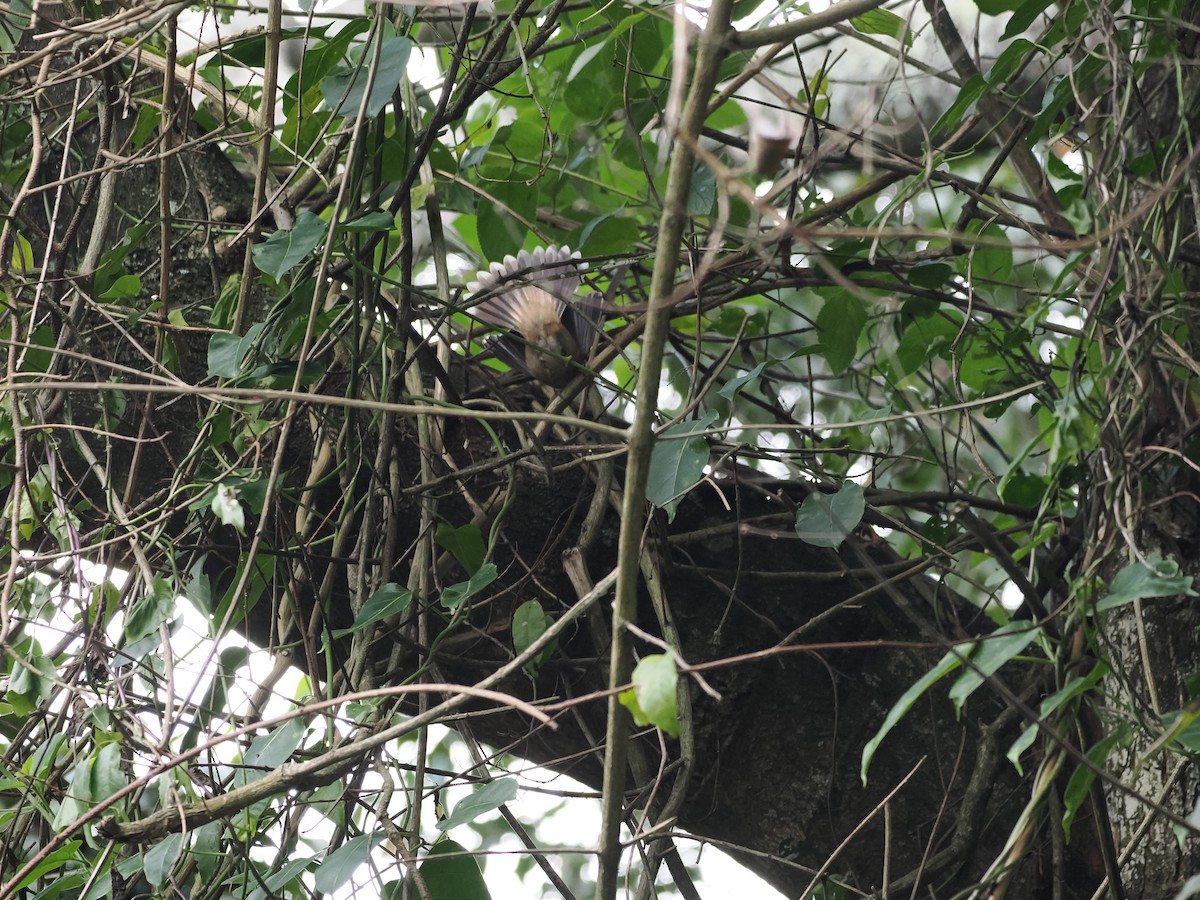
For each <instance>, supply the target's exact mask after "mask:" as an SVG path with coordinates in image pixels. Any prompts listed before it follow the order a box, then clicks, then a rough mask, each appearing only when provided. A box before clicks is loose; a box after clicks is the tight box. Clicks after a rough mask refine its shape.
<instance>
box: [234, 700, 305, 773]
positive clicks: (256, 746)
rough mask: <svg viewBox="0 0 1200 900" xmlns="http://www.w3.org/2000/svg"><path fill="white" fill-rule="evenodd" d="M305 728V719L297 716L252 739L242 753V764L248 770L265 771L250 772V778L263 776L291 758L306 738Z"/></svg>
mask: <svg viewBox="0 0 1200 900" xmlns="http://www.w3.org/2000/svg"><path fill="white" fill-rule="evenodd" d="M305 729H306V726H305V724H304V719H302V718H301V717H300V716H296V717H294V718H291V719H288V720H287V721H286V722H284V723H283V724H282V725H279V726H277V727H276V728H273V729H272V730H271V731H269V732H267V733H266V734H263V735H259V736H258V737H256V738H255V739H254V740H253V741H251V742H250V746H249V747H247V748H246V752H245V753H244V754H243V755H242V765H243V767H245V769H246V770H256V769H261V770H263V771H261V772H250V773H249V774H250V776H251V777H250V779H249V780H254V779H255V778H261V777H262V776H263V775H265V774H267V773H268V772H273V771H274V770H275V769H278V768H279V767H280V766H282V765H283V764H284V763H285V762H287V761H288V760H289V759H291V758H292V754H293V753H295V752H296V750H297V749H298V748H299V746H300V743H301V741H303V740H304V732H305Z"/></svg>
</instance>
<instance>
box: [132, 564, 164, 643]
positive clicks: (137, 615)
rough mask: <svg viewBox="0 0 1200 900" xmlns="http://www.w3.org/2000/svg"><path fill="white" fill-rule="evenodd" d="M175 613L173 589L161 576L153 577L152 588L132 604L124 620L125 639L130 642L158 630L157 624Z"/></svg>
mask: <svg viewBox="0 0 1200 900" xmlns="http://www.w3.org/2000/svg"><path fill="white" fill-rule="evenodd" d="M174 614H175V590H174V589H173V588H172V587H171V585H170V584H169V583H168V582H166V581H165V580H163V579H162V578H158V579H155V581H154V590H152V591H151V592H150V593H149V594H143V595H142V597H141V599H139V600H138V602H137V603H135V604H134V607H133V609H132V610H131V611H130V613H129V618H128V619H127V620H126V622H125V641H126V643H129V644H132V643H133V642H134V641H139V640H141V639H142V638H144V637H146V636H147V635H149V634H151V633H153V632H156V631H158V626H159V625H161V624H163V622H166V621H167V620H168V619H170V618H171V617H172V616H173V615H174Z"/></svg>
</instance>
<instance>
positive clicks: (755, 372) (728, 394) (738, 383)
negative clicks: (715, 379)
mask: <svg viewBox="0 0 1200 900" xmlns="http://www.w3.org/2000/svg"><path fill="white" fill-rule="evenodd" d="M766 366H767V364H766V363H759V364H758V365H757V366H755V367H754V368H753V369H751V370H750V371H749V372H741V373H739V374H737V375H735V376H733V378H730V379H729V380H728V381H726V382H725V384H724V386H723V387H722V388H721V390H719V391H717V394H718V395H719V396H721V397H724V398H725V399H726V400H733V399H734V398H735V397H737V395H738V394H739V393H740V392H741V390H742V388H744V387H745V386H746V385H747V384H749V383H750V382H752V381H756V380H757V379H758V376H759V375H761V374H762V372H763V369H765V368H766Z"/></svg>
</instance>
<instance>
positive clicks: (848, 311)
mask: <svg viewBox="0 0 1200 900" xmlns="http://www.w3.org/2000/svg"><path fill="white" fill-rule="evenodd" d="M866 324H867V310H866V307H865V306H863V302H862V301H861V300H859V299H858V298H857V297H855V296H854V295H853V294H849V293H847V292H845V291H838V292H836V293H835V294H833V295H832V296H831V297H830V298H829V299H828V300H826V301H825V305H824V306H822V307H821V311H820V312H819V313H817V328H818V329H819V331H820V333H821V350H822V351H823V352H824V354H825V361H826V362H828V363H829V368H830V370H831V371H832V372H833V374H834V375H841V374H842V373H843V372H845V371H846V370H847V369H848V368H850V364H851V363H852V362H854V360H855V359H857V358H858V339H859V336H860V335H861V334H862V330H863V326H864V325H866Z"/></svg>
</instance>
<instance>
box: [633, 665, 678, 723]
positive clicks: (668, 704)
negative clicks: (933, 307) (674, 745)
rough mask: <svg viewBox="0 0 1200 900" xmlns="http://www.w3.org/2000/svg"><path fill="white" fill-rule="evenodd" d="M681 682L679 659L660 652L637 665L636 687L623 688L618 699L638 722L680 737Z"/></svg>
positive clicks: (634, 671) (634, 674) (634, 683)
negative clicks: (676, 665)
mask: <svg viewBox="0 0 1200 900" xmlns="http://www.w3.org/2000/svg"><path fill="white" fill-rule="evenodd" d="M678 683H679V673H678V671H677V670H676V668H675V660H674V659H673V658H672V657H670V656H668V655H667V654H664V653H656V654H653V655H651V656H647V657H645V658H644V659H643V660H642V661H641V662H640V663H638V664H637V667H636V668H635V669H634V670H633V687H632V688H631V689H629V690H627V691H622V692H621V694H620V697H619V698H618V699H619V700H620V701H621V705H622V706H624V707H625V708H626V709H628V710H629V712H630V713H632V714H633V721H634V722H636V723H637V724H638V725H654V726H655V727H656V728H661V729H662V730H663V731H665V732H666V733H667V734H669V735H671V737H679V706H678V702H679V700H678V696H677V694H676V690H677V686H678Z"/></svg>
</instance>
